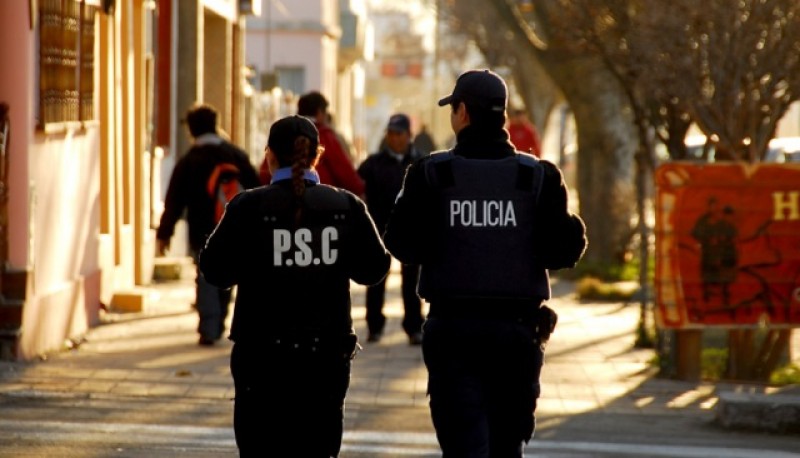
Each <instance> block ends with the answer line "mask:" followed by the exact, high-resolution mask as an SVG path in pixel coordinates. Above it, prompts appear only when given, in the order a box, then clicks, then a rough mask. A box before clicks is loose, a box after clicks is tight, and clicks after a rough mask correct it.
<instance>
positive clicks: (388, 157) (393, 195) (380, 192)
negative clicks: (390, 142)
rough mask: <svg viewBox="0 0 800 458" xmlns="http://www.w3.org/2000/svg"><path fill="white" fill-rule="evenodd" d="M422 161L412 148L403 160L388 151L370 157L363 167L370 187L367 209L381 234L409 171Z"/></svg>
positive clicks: (360, 170)
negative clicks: (414, 163)
mask: <svg viewBox="0 0 800 458" xmlns="http://www.w3.org/2000/svg"><path fill="white" fill-rule="evenodd" d="M418 157H419V153H418V152H417V150H416V149H415V148H414V147H413V146H411V145H409V151H408V152H407V153H406V154H404V155H403V156H402V158H401V159H400V160H398V157H396V153H392V152H391V151H390V150H389V149H388V147H384V148H383V149H382V150H381V151H379V152H377V153H375V154H372V155H370V156H369V157H368V158H367V159H366V160H365V161H364V162H363V163H362V164H361V165H360V166H359V167H358V174H359V175H361V178H362V179H363V180H364V184H365V185H366V190H365V195H366V201H367V208H368V209H369V213H370V215H371V216H372V219H373V220H375V225H376V226H377V227H378V230H379V231H381V232H383V230H384V229H385V228H386V223H387V222H388V221H389V214H390V213H391V212H392V207H394V201H395V199H397V194H398V193H399V192H400V188H402V187H403V177H404V176H405V174H406V169H407V168H408V166H409V165H411V163H412V162H413V161H414V160H415V159H417V158H418Z"/></svg>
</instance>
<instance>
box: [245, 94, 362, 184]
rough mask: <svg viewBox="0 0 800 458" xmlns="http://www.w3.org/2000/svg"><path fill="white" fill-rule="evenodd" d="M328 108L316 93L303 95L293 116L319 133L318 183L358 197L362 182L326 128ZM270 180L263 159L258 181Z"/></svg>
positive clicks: (267, 167) (326, 101) (351, 163)
mask: <svg viewBox="0 0 800 458" xmlns="http://www.w3.org/2000/svg"><path fill="white" fill-rule="evenodd" d="M328 105H329V104H328V99H326V98H325V96H324V95H322V94H321V93H319V92H317V91H311V92H308V93H306V94H303V95H302V96H301V97H300V99H299V100H298V101H297V114H298V115H300V116H304V117H306V118H308V119H310V120H311V121H312V122H313V123H314V126H315V127H316V128H317V131H318V132H319V142H320V144H321V145H322V147H323V148H324V149H325V154H323V155H322V157H321V158H320V159H319V162H318V163H317V166H316V171H317V173H318V174H319V179H320V183H323V184H328V185H331V186H336V187H337V188H343V189H347V190H348V191H350V192H352V193H353V194H355V195H357V196H359V197H361V196H363V194H364V182H363V181H362V180H361V177H359V176H358V173H356V168H355V166H354V165H353V162H352V161H351V160H350V157H349V155H348V154H347V152H346V151H345V148H344V146H343V145H342V142H341V141H340V140H339V136H338V135H337V133H336V131H335V130H334V129H333V126H331V125H330V124H328V120H329V118H328V116H329V115H328ZM270 178H271V177H270V175H269V164H268V161H267V159H266V157H265V158H264V162H263V163H262V164H261V179H262V182H264V183H268V182H269V180H270Z"/></svg>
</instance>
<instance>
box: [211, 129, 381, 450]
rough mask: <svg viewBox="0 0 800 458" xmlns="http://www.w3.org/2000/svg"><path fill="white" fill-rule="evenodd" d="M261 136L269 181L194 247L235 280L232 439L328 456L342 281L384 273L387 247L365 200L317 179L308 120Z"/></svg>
mask: <svg viewBox="0 0 800 458" xmlns="http://www.w3.org/2000/svg"><path fill="white" fill-rule="evenodd" d="M267 145H268V146H267V156H268V160H269V164H270V169H271V172H272V182H271V184H270V185H269V186H265V187H260V188H256V189H253V190H249V191H246V192H243V193H241V194H239V195H238V196H237V197H236V198H234V199H233V200H232V201H231V202H230V203H229V204H228V206H227V209H226V211H225V215H224V216H223V218H222V220H221V221H220V223H219V225H218V226H217V228H216V229H215V230H214V232H213V233H212V235H211V236H210V237H209V239H208V241H207V243H206V247H205V250H204V251H203V253H202V255H201V258H200V267H201V270H202V272H203V274H204V275H205V278H206V279H207V280H208V281H209V282H211V283H212V284H215V285H217V286H220V287H230V286H232V285H234V284H236V285H238V293H237V297H236V306H235V311H234V316H233V323H232V326H231V335H230V338H231V340H233V341H234V346H233V350H232V352H231V363H230V366H231V374H232V375H233V381H234V387H235V390H236V392H235V404H234V432H235V435H236V444H237V445H238V447H239V451H240V453H241V455H242V456H307V457H330V456H337V455H338V453H339V448H340V446H341V440H342V424H343V409H344V398H345V394H346V392H347V388H348V385H349V380H350V360H351V358H352V356H353V355H354V353H355V348H356V347H357V342H356V336H355V334H354V332H353V320H352V318H351V311H350V280H351V279H352V280H353V281H355V282H357V283H360V284H365V285H369V284H374V283H376V282H378V281H380V280H382V279H383V278H384V276H385V275H386V273H387V272H388V270H389V263H390V259H391V258H390V256H389V253H388V252H387V251H386V249H385V247H384V246H383V243H382V241H381V238H380V235H379V234H378V231H377V230H376V228H375V224H374V223H373V221H372V219H371V218H370V216H369V214H368V213H367V209H366V206H365V204H364V203H363V202H362V201H361V200H360V199H359V198H358V197H356V196H355V195H354V194H352V193H350V192H349V191H345V190H343V189H339V188H334V187H331V186H327V185H321V184H319V177H318V175H317V173H316V172H315V170H314V168H313V167H314V165H315V164H316V162H317V160H318V159H319V154H320V153H321V152H322V148H321V147H320V146H319V139H318V132H317V129H316V127H315V126H314V124H313V123H312V122H311V121H309V120H308V119H306V118H303V117H300V116H291V117H287V118H283V119H281V120H279V121H277V122H276V123H275V124H273V125H272V128H271V129H270V132H269V138H268V143H267Z"/></svg>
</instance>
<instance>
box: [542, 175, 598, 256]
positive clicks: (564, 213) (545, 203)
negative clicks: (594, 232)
mask: <svg viewBox="0 0 800 458" xmlns="http://www.w3.org/2000/svg"><path fill="white" fill-rule="evenodd" d="M540 164H542V166H543V167H544V181H543V183H542V191H541V194H540V195H539V215H540V221H542V222H543V224H539V225H537V227H536V232H537V233H536V237H537V240H538V241H539V244H538V246H539V258H540V260H541V262H542V264H543V267H545V268H547V269H550V270H558V269H566V268H572V267H575V264H577V262H578V261H579V260H580V259H581V257H582V256H583V253H584V252H585V251H586V246H587V243H588V242H587V239H586V226H585V225H584V223H583V220H582V219H581V218H580V216H578V215H576V214H573V213H572V212H570V211H569V208H568V192H567V187H566V185H565V184H564V179H563V177H562V175H561V171H560V170H559V169H558V168H557V167H556V166H555V165H554V164H552V163H550V162H548V161H540Z"/></svg>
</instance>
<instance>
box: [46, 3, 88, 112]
mask: <svg viewBox="0 0 800 458" xmlns="http://www.w3.org/2000/svg"><path fill="white" fill-rule="evenodd" d="M39 5H40V6H39V24H40V25H39V59H40V60H39V103H40V108H39V110H40V111H39V119H40V122H41V125H42V127H44V126H45V125H47V124H50V123H59V122H67V121H87V120H92V119H94V118H95V113H94V39H95V37H94V21H95V13H96V10H97V8H96V7H95V6H94V5H89V4H87V3H86V2H85V1H80V0H40V1H39Z"/></svg>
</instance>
